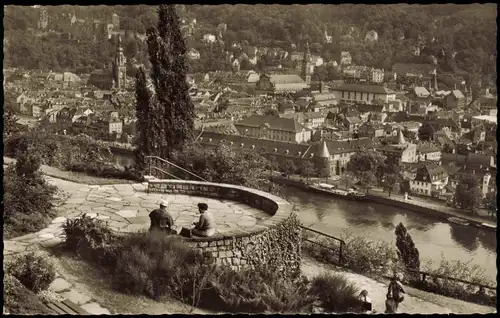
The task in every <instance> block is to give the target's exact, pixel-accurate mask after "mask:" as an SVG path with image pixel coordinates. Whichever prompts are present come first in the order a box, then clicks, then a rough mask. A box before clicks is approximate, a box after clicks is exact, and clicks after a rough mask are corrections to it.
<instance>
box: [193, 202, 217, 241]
mask: <svg viewBox="0 0 500 318" xmlns="http://www.w3.org/2000/svg"><path fill="white" fill-rule="evenodd" d="M198 211H199V212H200V219H199V221H198V223H196V222H195V223H193V224H194V225H195V227H194V229H192V231H191V232H192V233H193V235H196V236H205V237H209V236H212V235H214V234H215V218H214V216H213V215H212V213H211V212H210V211H208V205H207V204H206V203H198Z"/></svg>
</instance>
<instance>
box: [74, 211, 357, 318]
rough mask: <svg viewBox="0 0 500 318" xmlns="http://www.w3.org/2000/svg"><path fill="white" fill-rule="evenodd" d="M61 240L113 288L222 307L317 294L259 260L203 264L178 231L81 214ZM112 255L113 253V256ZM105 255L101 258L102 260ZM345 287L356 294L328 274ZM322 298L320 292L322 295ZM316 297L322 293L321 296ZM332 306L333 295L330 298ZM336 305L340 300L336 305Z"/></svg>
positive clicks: (286, 308)
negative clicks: (117, 226) (131, 227)
mask: <svg viewBox="0 0 500 318" xmlns="http://www.w3.org/2000/svg"><path fill="white" fill-rule="evenodd" d="M64 233H65V235H66V242H65V245H66V246H67V247H68V248H69V249H70V250H73V251H75V252H77V253H78V254H80V255H81V256H82V257H83V258H85V259H86V260H88V261H91V262H94V263H95V264H96V265H100V267H101V268H102V269H106V270H107V271H108V272H109V273H110V276H111V278H112V281H113V286H114V288H116V289H117V290H118V291H121V292H124V293H131V294H144V295H147V296H149V297H151V298H155V299H159V298H160V297H162V296H169V297H173V298H176V299H179V300H181V301H183V302H186V303H189V304H190V305H192V306H198V305H199V306H201V307H204V308H207V309H212V310H217V311H225V312H248V313H263V312H282V313H284V312H311V309H312V305H313V303H314V302H315V301H317V300H318V299H320V298H321V297H320V296H322V295H319V296H318V292H317V288H316V289H315V290H314V292H313V290H312V289H311V284H310V283H309V282H308V281H307V280H306V279H304V278H302V277H299V278H296V279H291V278H287V277H286V276H283V275H276V273H275V271H274V270H272V269H270V268H268V267H265V266H262V267H253V268H248V269H246V270H241V271H234V270H232V269H231V268H230V267H228V266H217V267H216V266H214V265H208V264H204V263H203V262H202V257H201V255H199V254H198V253H196V252H195V251H194V250H192V249H191V248H190V247H189V246H187V245H185V244H184V243H183V242H182V241H181V240H180V237H179V236H175V235H172V236H167V235H165V234H164V233H159V232H151V233H150V232H145V233H136V234H126V235H123V236H118V235H115V234H112V232H111V230H110V229H109V228H108V227H107V226H106V224H105V223H104V222H102V221H99V220H96V219H91V218H89V217H87V216H82V217H81V218H80V219H76V220H68V221H67V222H66V223H65V224H64ZM111 258H114V260H112V259H111ZM104 260H105V261H104ZM332 281H333V282H334V283H335V284H337V283H338V284H339V286H341V287H340V288H339V289H338V292H341V291H344V292H346V293H351V294H348V295H347V294H346V295H343V297H344V298H342V299H343V300H342V301H345V299H352V298H355V297H356V296H357V295H356V293H355V292H354V293H352V292H353V291H354V289H349V288H346V287H345V286H348V285H349V284H348V283H347V282H346V281H345V279H344V282H342V281H341V278H337V280H332ZM323 298H324V297H323ZM320 300H321V299H320ZM329 301H330V302H331V303H332V304H330V305H329V306H330V307H331V308H334V306H333V303H334V302H335V300H334V299H330V300H329ZM335 308H337V309H339V310H340V309H341V308H342V307H341V305H338V306H337V307H335Z"/></svg>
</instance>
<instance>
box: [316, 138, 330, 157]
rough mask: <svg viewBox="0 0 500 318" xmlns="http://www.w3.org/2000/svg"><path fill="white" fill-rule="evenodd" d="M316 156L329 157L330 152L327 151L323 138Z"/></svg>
mask: <svg viewBox="0 0 500 318" xmlns="http://www.w3.org/2000/svg"><path fill="white" fill-rule="evenodd" d="M316 156H317V157H319V158H328V159H329V158H330V152H329V151H328V146H327V145H326V141H324V140H323V143H322V144H320V145H319V147H318V152H317V154H316Z"/></svg>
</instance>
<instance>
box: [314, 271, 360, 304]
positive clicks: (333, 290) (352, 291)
mask: <svg viewBox="0 0 500 318" xmlns="http://www.w3.org/2000/svg"><path fill="white" fill-rule="evenodd" d="M310 292H311V294H312V295H316V296H317V297H318V299H319V301H320V302H321V304H322V306H323V307H324V308H325V309H326V310H328V311H329V312H354V311H358V309H359V308H360V302H359V300H358V298H357V297H358V295H359V290H358V289H357V288H356V286H354V285H353V284H352V283H350V282H349V281H348V280H347V279H346V278H345V277H344V276H342V275H339V274H322V275H320V276H317V277H315V278H314V279H313V280H312V286H311V291H310Z"/></svg>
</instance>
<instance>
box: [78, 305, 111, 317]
mask: <svg viewBox="0 0 500 318" xmlns="http://www.w3.org/2000/svg"><path fill="white" fill-rule="evenodd" d="M80 307H81V308H82V309H83V310H85V311H87V312H88V313H89V314H91V315H111V312H110V311H109V310H108V309H106V308H103V307H101V305H99V304H98V303H96V302H91V303H87V304H84V305H81V306H80Z"/></svg>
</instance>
